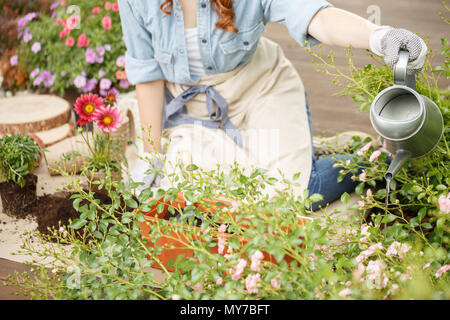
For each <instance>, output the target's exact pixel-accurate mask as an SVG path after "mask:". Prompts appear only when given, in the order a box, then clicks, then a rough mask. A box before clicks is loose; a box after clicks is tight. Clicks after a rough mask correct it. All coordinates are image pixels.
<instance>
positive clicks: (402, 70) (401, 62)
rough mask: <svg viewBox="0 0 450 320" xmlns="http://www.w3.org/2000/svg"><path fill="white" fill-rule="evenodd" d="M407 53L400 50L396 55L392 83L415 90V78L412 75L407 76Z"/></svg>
mask: <svg viewBox="0 0 450 320" xmlns="http://www.w3.org/2000/svg"><path fill="white" fill-rule="evenodd" d="M408 62H409V52H408V51H406V50H400V52H399V53H398V62H397V63H396V64H395V66H394V83H395V84H398V85H402V86H408V87H410V88H411V89H413V90H416V77H415V75H414V74H408V72H407V68H408Z"/></svg>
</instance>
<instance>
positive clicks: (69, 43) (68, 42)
mask: <svg viewBox="0 0 450 320" xmlns="http://www.w3.org/2000/svg"><path fill="white" fill-rule="evenodd" d="M74 44H75V39H74V38H72V37H68V38H67V39H66V46H68V47H73V45H74Z"/></svg>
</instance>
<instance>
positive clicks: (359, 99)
mask: <svg viewBox="0 0 450 320" xmlns="http://www.w3.org/2000/svg"><path fill="white" fill-rule="evenodd" d="M352 98H353V101H355V102H356V103H362V102H366V99H365V98H364V97H363V96H362V95H360V94H357V95H354V96H353V97H352Z"/></svg>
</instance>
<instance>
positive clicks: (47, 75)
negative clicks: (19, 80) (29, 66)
mask: <svg viewBox="0 0 450 320" xmlns="http://www.w3.org/2000/svg"><path fill="white" fill-rule="evenodd" d="M36 69H38V68H36ZM36 69H34V70H33V72H35V71H36ZM38 72H39V71H37V72H36V74H37V73H38ZM41 83H42V84H44V87H46V88H50V87H51V86H52V85H53V84H54V83H55V76H54V75H52V73H51V72H50V71H48V70H44V71H42V73H41V74H40V75H39V76H38V77H37V78H36V79H34V81H33V85H34V86H38V85H40V84H41Z"/></svg>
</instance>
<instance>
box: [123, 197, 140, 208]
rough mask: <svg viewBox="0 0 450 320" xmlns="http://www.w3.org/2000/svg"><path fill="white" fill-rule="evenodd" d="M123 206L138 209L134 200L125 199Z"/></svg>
mask: <svg viewBox="0 0 450 320" xmlns="http://www.w3.org/2000/svg"><path fill="white" fill-rule="evenodd" d="M125 205H126V206H127V207H130V208H133V209H136V208H137V207H138V203H137V202H136V201H135V200H134V199H126V200H125Z"/></svg>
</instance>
